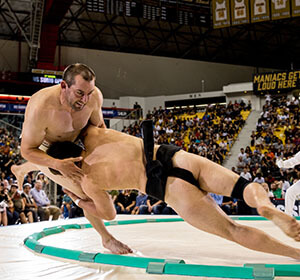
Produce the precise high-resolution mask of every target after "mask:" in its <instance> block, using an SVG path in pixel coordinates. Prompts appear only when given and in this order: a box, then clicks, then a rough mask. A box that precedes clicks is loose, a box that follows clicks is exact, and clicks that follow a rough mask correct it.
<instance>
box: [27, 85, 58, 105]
mask: <svg viewBox="0 0 300 280" xmlns="http://www.w3.org/2000/svg"><path fill="white" fill-rule="evenodd" d="M59 94H60V85H54V86H51V87H47V88H44V89H41V90H39V91H38V92H36V93H35V94H33V95H32V97H31V98H30V100H29V102H28V105H29V106H31V107H33V106H34V107H35V108H41V109H42V110H45V109H47V108H53V107H54V108H57V106H58V105H59V104H60V103H59ZM37 106H38V107H37Z"/></svg>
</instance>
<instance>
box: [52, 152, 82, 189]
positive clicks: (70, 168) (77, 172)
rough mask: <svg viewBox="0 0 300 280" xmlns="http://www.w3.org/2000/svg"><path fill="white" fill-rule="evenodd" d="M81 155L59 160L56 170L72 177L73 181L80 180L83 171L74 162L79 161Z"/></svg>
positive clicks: (78, 181)
mask: <svg viewBox="0 0 300 280" xmlns="http://www.w3.org/2000/svg"><path fill="white" fill-rule="evenodd" d="M81 160H82V157H76V158H66V159H62V160H60V161H59V163H58V166H57V170H59V171H60V172H61V173H62V175H63V176H65V177H68V178H72V180H74V181H75V182H77V183H79V184H80V182H81V179H82V177H83V175H84V174H83V171H82V170H81V169H80V168H79V167H78V166H76V164H75V162H78V161H81Z"/></svg>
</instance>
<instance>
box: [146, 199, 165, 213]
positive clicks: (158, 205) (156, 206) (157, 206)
mask: <svg viewBox="0 0 300 280" xmlns="http://www.w3.org/2000/svg"><path fill="white" fill-rule="evenodd" d="M165 207H166V204H165V203H164V202H163V201H161V200H157V199H156V198H154V197H151V196H148V199H147V208H146V207H143V208H141V209H140V214H151V213H153V214H162V212H163V209H164V208H165Z"/></svg>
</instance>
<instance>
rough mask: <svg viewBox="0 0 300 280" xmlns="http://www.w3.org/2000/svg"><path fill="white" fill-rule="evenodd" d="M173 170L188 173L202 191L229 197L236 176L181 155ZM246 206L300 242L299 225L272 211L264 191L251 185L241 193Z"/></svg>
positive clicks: (219, 166)
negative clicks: (176, 168) (191, 174)
mask: <svg viewBox="0 0 300 280" xmlns="http://www.w3.org/2000/svg"><path fill="white" fill-rule="evenodd" d="M173 164H174V166H178V167H181V168H186V169H188V170H190V171H191V172H192V173H193V175H194V177H195V178H196V179H198V181H199V184H200V186H201V189H203V190H204V191H207V192H212V193H216V194H221V195H225V196H230V195H231V193H232V190H233V188H234V185H235V183H236V182H237V180H238V178H239V176H238V175H237V174H235V173H234V172H232V171H231V170H229V169H226V168H224V167H223V166H221V165H219V164H216V163H214V162H212V161H210V160H208V159H206V158H203V157H200V156H197V155H194V154H191V153H186V152H184V151H180V152H178V153H176V154H175V156H174V158H173ZM243 197H244V200H245V202H246V203H247V204H248V205H249V206H250V207H253V208H256V209H257V212H258V213H259V214H260V215H261V216H263V217H266V218H267V219H269V220H271V221H273V222H274V223H275V224H276V225H277V226H279V227H280V228H281V230H283V232H285V233H286V234H287V235H288V236H290V237H292V238H294V239H295V240H296V241H300V224H299V223H298V222H297V221H296V220H295V219H294V218H293V217H291V216H289V215H287V214H285V213H283V212H282V211H280V210H278V209H277V208H275V207H274V205H273V204H272V203H271V201H270V199H269V197H268V194H267V193H266V191H265V190H264V188H263V187H262V186H261V185H260V184H257V183H251V184H249V185H247V187H246V188H245V189H244V192H243Z"/></svg>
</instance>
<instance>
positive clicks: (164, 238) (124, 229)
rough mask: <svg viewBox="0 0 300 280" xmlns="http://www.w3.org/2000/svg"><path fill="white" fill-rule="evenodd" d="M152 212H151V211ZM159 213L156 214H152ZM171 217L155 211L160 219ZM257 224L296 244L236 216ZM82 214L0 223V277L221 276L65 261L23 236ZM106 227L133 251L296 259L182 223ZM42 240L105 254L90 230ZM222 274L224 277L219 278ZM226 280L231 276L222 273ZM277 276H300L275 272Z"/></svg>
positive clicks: (229, 260)
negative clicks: (253, 248) (31, 246)
mask: <svg viewBox="0 0 300 280" xmlns="http://www.w3.org/2000/svg"><path fill="white" fill-rule="evenodd" d="M152 217H153V216H152ZM155 217H157V216H155ZM162 217H163V218H174V216H159V218H162ZM145 218H149V216H147V217H145V216H130V215H126V216H124V215H123V216H121V215H119V216H118V217H117V220H129V219H145ZM238 222H239V223H242V224H247V225H249V226H253V227H257V228H260V229H262V230H263V231H265V232H267V233H269V234H271V235H272V236H273V237H275V238H277V239H280V240H281V241H283V242H285V243H288V244H290V245H292V246H297V247H299V248H300V243H296V242H295V241H293V240H292V239H290V238H288V237H286V236H285V235H284V234H283V233H282V232H281V231H280V230H279V229H277V228H276V227H275V226H274V225H273V224H272V223H271V222H268V221H238ZM85 223H88V221H87V220H86V219H85V218H79V219H72V220H58V221H52V222H40V223H35V224H26V225H19V226H9V227H1V228H0V237H1V238H0V240H1V242H0V275H1V278H2V279H5V280H10V279H17V280H19V279H26V280H27V279H32V280H33V279H41V280H42V279H56V280H58V279H65V280H67V279H70V280H71V279H72V280H74V279H80V280H81V279H82V280H83V279H105V280H107V279H110V280H112V279H114V280H115V279H118V280H119V279H121V280H127V279H128V280H129V279H130V280H133V279H134V280H135V279H146V280H147V279H170V280H172V279H221V278H208V277H192V276H175V275H153V274H147V273H146V272H145V269H138V268H127V267H121V266H114V265H102V264H89V263H82V262H79V261H69V260H63V259H59V258H54V257H48V256H45V255H40V254H37V253H34V252H33V251H31V250H30V249H28V248H27V247H25V246H24V244H23V240H24V239H25V238H26V237H28V236H29V235H31V234H33V233H35V232H40V231H42V230H43V229H44V228H47V227H53V226H57V225H63V224H85ZM109 231H110V232H111V233H112V234H114V235H115V236H116V237H117V238H118V239H119V240H121V241H123V242H124V243H127V244H128V245H129V246H130V247H131V248H133V249H134V250H135V252H134V254H132V255H133V256H138V257H153V258H164V259H183V260H184V261H185V262H186V263H188V264H203V265H226V266H243V264H245V263H271V264H300V262H296V261H295V260H293V259H290V258H287V257H281V256H275V255H270V254H265V253H260V252H256V251H251V250H248V249H246V248H243V247H241V246H239V245H237V244H235V243H232V242H229V241H226V240H224V239H222V238H219V237H216V236H212V235H210V234H207V233H204V232H201V231H199V230H197V229H195V228H193V227H192V226H190V225H188V224H187V223H185V222H172V223H169V222H168V223H145V224H133V225H116V226H110V227H109ZM39 242H40V243H42V244H43V245H48V246H55V247H61V248H66V249H72V250H82V251H86V252H101V253H109V252H108V251H107V250H105V249H104V248H103V247H102V245H101V241H100V238H99V236H98V234H97V233H96V231H95V230H94V229H80V230H67V231H66V232H63V233H59V234H54V235H51V236H47V237H44V238H42V239H40V241H39ZM222 279H224V278H222ZM226 279H230V278H226ZM275 279H290V280H291V279H299V277H295V278H290V277H289V278H288V277H276V278H275Z"/></svg>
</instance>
